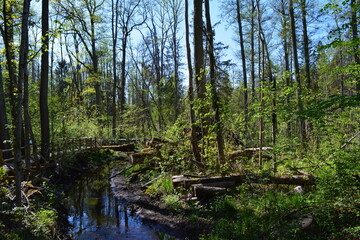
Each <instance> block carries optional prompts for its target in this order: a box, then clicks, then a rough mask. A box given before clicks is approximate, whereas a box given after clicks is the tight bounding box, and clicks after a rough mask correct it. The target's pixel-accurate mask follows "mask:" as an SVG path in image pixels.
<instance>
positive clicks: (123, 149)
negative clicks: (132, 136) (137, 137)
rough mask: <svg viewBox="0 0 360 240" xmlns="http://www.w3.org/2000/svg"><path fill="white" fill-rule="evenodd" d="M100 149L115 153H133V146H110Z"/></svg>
mask: <svg viewBox="0 0 360 240" xmlns="http://www.w3.org/2000/svg"><path fill="white" fill-rule="evenodd" d="M101 149H109V150H113V151H116V152H133V151H135V145H134V144H132V143H130V144H123V145H111V146H103V147H101Z"/></svg>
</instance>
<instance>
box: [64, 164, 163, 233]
mask: <svg viewBox="0 0 360 240" xmlns="http://www.w3.org/2000/svg"><path fill="white" fill-rule="evenodd" d="M110 171H111V168H110V167H109V165H105V166H104V167H102V168H100V169H97V170H96V171H95V172H93V173H91V174H87V175H85V176H83V177H82V178H81V179H80V180H77V181H76V183H75V184H74V185H73V187H72V188H71V190H70V191H69V192H68V194H67V199H66V204H67V207H68V209H69V215H68V221H69V223H70V224H71V225H72V226H73V228H72V229H71V231H70V232H69V233H70V234H71V235H72V236H73V238H74V239H87V240H88V239H111V240H112V239H139V240H140V239H141V240H152V239H158V238H157V237H156V234H155V230H154V229H151V228H150V227H149V226H147V225H144V224H143V223H142V221H141V219H140V218H139V217H137V216H136V215H135V214H133V213H132V212H131V211H130V210H129V209H127V207H126V203H124V202H121V201H119V200H118V199H117V198H116V197H114V196H113V194H112V193H111V188H110V181H109V176H110Z"/></svg>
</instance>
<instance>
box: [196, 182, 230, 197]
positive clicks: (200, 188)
mask: <svg viewBox="0 0 360 240" xmlns="http://www.w3.org/2000/svg"><path fill="white" fill-rule="evenodd" d="M192 188H193V192H194V196H196V197H197V198H198V199H204V198H209V197H213V196H216V195H221V194H225V193H226V188H225V187H216V186H211V185H209V184H194V185H192Z"/></svg>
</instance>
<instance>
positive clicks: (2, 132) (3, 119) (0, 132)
mask: <svg viewBox="0 0 360 240" xmlns="http://www.w3.org/2000/svg"><path fill="white" fill-rule="evenodd" d="M6 109H7V107H6V94H5V91H4V82H3V74H2V66H1V65H0V149H10V148H11V145H10V142H9V140H10V135H9V130H8V128H7V125H8V120H7V114H6V113H7V111H6ZM5 141H6V142H5Z"/></svg>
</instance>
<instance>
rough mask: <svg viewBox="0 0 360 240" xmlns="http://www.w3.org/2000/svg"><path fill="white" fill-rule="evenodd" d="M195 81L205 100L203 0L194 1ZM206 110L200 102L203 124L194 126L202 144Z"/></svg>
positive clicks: (199, 96) (199, 95) (198, 91)
mask: <svg viewBox="0 0 360 240" xmlns="http://www.w3.org/2000/svg"><path fill="white" fill-rule="evenodd" d="M193 2H194V21H193V25H194V66H195V69H194V73H195V76H194V79H195V87H196V92H197V98H199V99H205V93H206V78H205V58H204V45H203V44H204V43H203V36H204V33H203V31H204V28H203V15H202V13H203V5H202V1H201V0H194V1H193ZM206 111H207V110H206V109H205V107H204V104H203V103H201V101H200V106H199V116H200V121H201V124H196V125H195V126H194V130H195V134H196V137H197V141H198V142H200V141H202V140H203V139H204V136H205V135H206V133H205V131H206V129H205V125H206V124H207V123H206V122H207V119H205V117H204V116H205V113H206Z"/></svg>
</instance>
